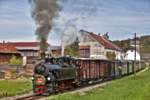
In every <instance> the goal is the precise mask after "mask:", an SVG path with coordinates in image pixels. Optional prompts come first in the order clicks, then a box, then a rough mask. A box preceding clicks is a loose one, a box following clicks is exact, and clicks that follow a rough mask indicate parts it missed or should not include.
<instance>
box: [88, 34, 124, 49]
mask: <svg viewBox="0 0 150 100" xmlns="http://www.w3.org/2000/svg"><path fill="white" fill-rule="evenodd" d="M90 36H91V37H93V38H94V39H95V40H97V41H98V42H99V43H101V44H102V45H103V46H105V47H106V48H107V49H112V50H117V51H121V48H120V47H118V46H117V45H115V44H114V43H112V42H111V41H109V40H107V39H105V38H104V37H103V36H99V35H96V34H94V33H90Z"/></svg>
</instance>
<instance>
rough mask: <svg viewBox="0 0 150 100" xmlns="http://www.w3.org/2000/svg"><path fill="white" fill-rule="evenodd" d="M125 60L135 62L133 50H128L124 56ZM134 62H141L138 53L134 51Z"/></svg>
mask: <svg viewBox="0 0 150 100" xmlns="http://www.w3.org/2000/svg"><path fill="white" fill-rule="evenodd" d="M125 60H135V50H133V49H132V50H128V51H127V52H126V54H125ZM136 60H137V61H140V60H141V56H140V53H139V52H138V51H136Z"/></svg>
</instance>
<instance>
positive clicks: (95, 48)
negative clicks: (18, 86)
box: [79, 30, 123, 60]
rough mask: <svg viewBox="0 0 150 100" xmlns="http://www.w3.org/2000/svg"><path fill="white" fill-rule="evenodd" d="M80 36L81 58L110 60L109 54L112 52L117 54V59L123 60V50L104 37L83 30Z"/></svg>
mask: <svg viewBox="0 0 150 100" xmlns="http://www.w3.org/2000/svg"><path fill="white" fill-rule="evenodd" d="M79 34H80V37H82V40H80V43H79V55H80V57H83V58H97V59H108V57H107V53H109V52H111V53H115V55H116V56H115V59H117V60H121V59H123V52H122V49H121V48H120V47H118V46H117V45H115V44H114V43H112V42H111V41H109V40H108V39H106V38H104V37H103V36H100V35H96V34H94V33H92V32H87V31H84V30H81V31H80V32H79Z"/></svg>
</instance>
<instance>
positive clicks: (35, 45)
mask: <svg viewBox="0 0 150 100" xmlns="http://www.w3.org/2000/svg"><path fill="white" fill-rule="evenodd" d="M10 44H11V45H13V46H14V47H16V49H17V50H18V51H19V52H20V53H21V56H22V57H23V61H24V65H25V64H26V63H27V64H31V63H33V62H34V61H35V60H36V58H37V57H38V53H39V49H40V46H39V45H40V43H39V42H10Z"/></svg>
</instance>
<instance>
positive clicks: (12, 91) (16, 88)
mask: <svg viewBox="0 0 150 100" xmlns="http://www.w3.org/2000/svg"><path fill="white" fill-rule="evenodd" d="M31 89H32V83H31V81H30V80H27V79H17V80H0V98H2V97H7V96H15V95H19V94H23V93H27V92H29V91H31Z"/></svg>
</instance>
